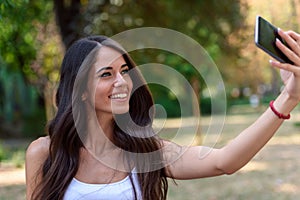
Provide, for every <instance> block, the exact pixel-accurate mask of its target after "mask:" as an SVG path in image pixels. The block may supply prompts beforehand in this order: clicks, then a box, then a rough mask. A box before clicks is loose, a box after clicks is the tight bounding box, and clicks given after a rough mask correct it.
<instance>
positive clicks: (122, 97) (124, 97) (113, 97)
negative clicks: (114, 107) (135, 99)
mask: <svg viewBox="0 0 300 200" xmlns="http://www.w3.org/2000/svg"><path fill="white" fill-rule="evenodd" d="M127 96H128V95H127V93H119V94H113V95H110V96H109V98H110V99H126V98H127Z"/></svg>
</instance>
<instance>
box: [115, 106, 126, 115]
mask: <svg viewBox="0 0 300 200" xmlns="http://www.w3.org/2000/svg"><path fill="white" fill-rule="evenodd" d="M128 112H129V107H128V108H115V109H114V110H113V111H112V113H113V114H115V115H122V114H126V113H128Z"/></svg>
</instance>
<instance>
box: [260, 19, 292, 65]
mask: <svg viewBox="0 0 300 200" xmlns="http://www.w3.org/2000/svg"><path fill="white" fill-rule="evenodd" d="M276 38H278V39H279V40H280V41H281V42H282V43H283V44H284V45H286V46H287V47H288V45H287V44H286V42H285V41H284V40H283V39H282V38H281V37H280V36H279V34H278V28H277V27H276V26H274V25H272V24H271V23H270V22H268V21H267V20H265V19H264V18H262V17H261V16H257V17H256V25H255V44H256V46H258V47H259V48H260V49H262V50H264V51H265V52H266V53H268V54H269V55H270V56H272V57H273V58H275V59H276V60H278V61H279V62H283V63H290V64H293V62H292V61H291V60H289V59H288V58H287V57H286V55H284V54H283V53H282V52H281V51H280V49H279V48H278V47H277V46H276V44H275V42H276Z"/></svg>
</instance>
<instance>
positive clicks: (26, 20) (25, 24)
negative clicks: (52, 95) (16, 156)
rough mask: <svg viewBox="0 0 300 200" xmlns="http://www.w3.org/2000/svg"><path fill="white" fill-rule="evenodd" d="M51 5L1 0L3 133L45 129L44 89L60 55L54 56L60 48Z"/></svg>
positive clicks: (0, 133)
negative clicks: (56, 38)
mask: <svg viewBox="0 0 300 200" xmlns="http://www.w3.org/2000/svg"><path fill="white" fill-rule="evenodd" d="M52 8H53V4H52V2H51V1H47V0H32V1H27V0H15V1H11V0H3V1H1V2H0V17H1V20H0V64H1V68H0V93H1V94H0V96H1V100H0V120H1V126H0V130H1V131H0V136H2V137H5V136H9V135H13V136H24V135H34V134H41V132H42V131H43V128H42V127H44V125H45V113H44V105H45V102H44V100H45V99H47V98H44V93H43V92H44V91H47V87H48V85H49V80H51V79H54V78H55V74H58V72H57V68H58V67H57V66H58V64H57V63H60V59H61V57H58V58H57V60H58V61H56V59H54V57H55V56H56V55H58V53H60V52H59V51H58V50H57V46H58V45H57V40H55V35H53V32H54V31H53V30H55V28H56V27H55V26H54V25H55V23H54V21H53V20H54V17H53V16H54V14H53V12H52ZM51 16H52V17H51ZM51 19H52V24H51V23H49V22H51ZM53 26H54V27H53ZM56 35H57V33H56ZM50 38H51V39H50ZM49 59H51V60H50V61H49ZM54 66H56V68H55V67H54ZM56 79H57V78H56ZM17 127H18V128H17ZM34 132H36V133H34Z"/></svg>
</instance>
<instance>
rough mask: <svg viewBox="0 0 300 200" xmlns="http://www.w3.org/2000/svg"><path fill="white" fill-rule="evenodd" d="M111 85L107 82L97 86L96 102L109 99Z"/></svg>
mask: <svg viewBox="0 0 300 200" xmlns="http://www.w3.org/2000/svg"><path fill="white" fill-rule="evenodd" d="M108 96H109V87H108V86H106V85H105V84H98V85H97V86H96V87H95V103H96V104H97V103H105V102H106V101H108Z"/></svg>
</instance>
